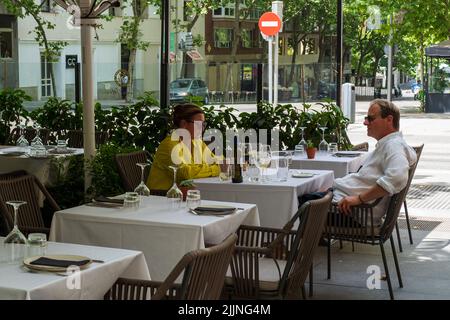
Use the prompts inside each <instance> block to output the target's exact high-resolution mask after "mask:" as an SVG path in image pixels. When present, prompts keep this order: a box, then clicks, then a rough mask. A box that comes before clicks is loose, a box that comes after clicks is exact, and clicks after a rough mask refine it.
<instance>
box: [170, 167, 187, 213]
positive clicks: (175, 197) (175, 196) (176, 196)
mask: <svg viewBox="0 0 450 320" xmlns="http://www.w3.org/2000/svg"><path fill="white" fill-rule="evenodd" d="M169 168H170V169H172V170H173V185H172V187H171V188H170V189H169V191H167V194H166V197H167V198H168V199H169V200H170V201H171V203H172V208H174V209H177V208H180V207H181V202H182V201H183V192H181V190H180V189H179V188H178V186H177V170H178V167H176V166H169Z"/></svg>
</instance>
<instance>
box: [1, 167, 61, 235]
mask: <svg viewBox="0 0 450 320" xmlns="http://www.w3.org/2000/svg"><path fill="white" fill-rule="evenodd" d="M24 173H26V172H25V171H23V170H21V171H15V172H12V173H10V174H4V175H0V213H1V214H2V215H3V217H4V220H5V221H6V227H7V230H8V232H9V231H11V230H12V228H13V221H14V216H13V209H12V207H10V206H9V205H7V204H6V201H9V200H21V201H26V202H27V204H25V205H23V206H21V207H20V210H19V214H18V216H17V224H18V226H19V229H20V231H22V233H23V234H24V235H25V236H27V235H28V233H31V232H42V233H46V234H47V236H48V234H49V232H50V229H49V228H47V227H45V224H44V220H43V217H42V212H41V208H40V207H39V194H38V192H42V194H43V195H44V197H45V199H46V200H47V201H48V202H49V205H50V207H51V208H52V210H54V211H58V210H61V209H60V208H59V206H58V204H57V203H56V201H55V200H54V199H53V197H52V196H51V195H50V193H49V192H48V191H47V189H46V188H45V187H44V185H43V184H42V183H41V182H40V181H39V180H38V179H37V178H36V177H35V176H33V175H30V174H24Z"/></svg>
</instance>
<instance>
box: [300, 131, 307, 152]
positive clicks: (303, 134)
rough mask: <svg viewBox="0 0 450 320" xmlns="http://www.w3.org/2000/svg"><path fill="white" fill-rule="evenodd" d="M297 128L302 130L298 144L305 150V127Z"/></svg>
mask: <svg viewBox="0 0 450 320" xmlns="http://www.w3.org/2000/svg"><path fill="white" fill-rule="evenodd" d="M299 129H300V130H302V139H301V140H300V142H299V143H298V144H299V145H301V146H303V150H306V147H307V146H308V144H307V143H306V140H305V129H306V127H299Z"/></svg>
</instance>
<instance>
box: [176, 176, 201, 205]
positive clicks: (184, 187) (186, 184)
mask: <svg viewBox="0 0 450 320" xmlns="http://www.w3.org/2000/svg"><path fill="white" fill-rule="evenodd" d="M178 188H179V189H180V190H181V192H182V193H183V201H186V196H187V192H188V190H195V189H197V186H196V185H195V184H194V180H192V179H189V180H183V181H181V182H180V183H179V184H178Z"/></svg>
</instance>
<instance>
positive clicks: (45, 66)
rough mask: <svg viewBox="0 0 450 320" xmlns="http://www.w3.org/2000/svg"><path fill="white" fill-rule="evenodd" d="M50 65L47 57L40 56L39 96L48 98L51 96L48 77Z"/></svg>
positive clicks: (49, 77)
mask: <svg viewBox="0 0 450 320" xmlns="http://www.w3.org/2000/svg"><path fill="white" fill-rule="evenodd" d="M51 67H52V65H51V63H49V62H48V60H47V57H46V56H45V55H44V54H41V96H42V97H50V96H51V95H52V78H51V76H50V68H51Z"/></svg>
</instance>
